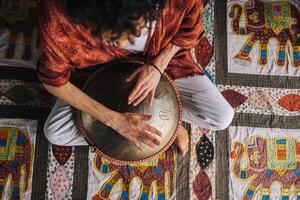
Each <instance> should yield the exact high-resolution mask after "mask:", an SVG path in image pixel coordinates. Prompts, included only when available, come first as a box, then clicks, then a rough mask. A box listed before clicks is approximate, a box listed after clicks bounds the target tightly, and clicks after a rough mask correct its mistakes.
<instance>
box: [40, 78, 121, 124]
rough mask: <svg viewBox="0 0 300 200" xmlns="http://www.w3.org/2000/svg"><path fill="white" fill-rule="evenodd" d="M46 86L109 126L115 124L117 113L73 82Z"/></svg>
mask: <svg viewBox="0 0 300 200" xmlns="http://www.w3.org/2000/svg"><path fill="white" fill-rule="evenodd" d="M44 86H45V88H46V89H47V90H48V91H49V92H50V93H51V94H53V95H55V96H57V97H58V98H60V99H62V100H63V101H65V102H66V103H68V104H70V105H72V106H73V107H75V108H77V109H78V110H81V111H83V112H85V113H88V114H89V115H91V116H93V117H95V118H96V119H98V120H100V121H101V122H102V123H104V124H106V125H107V126H111V125H112V124H113V118H114V116H115V114H117V113H116V112H115V111H112V110H110V109H108V108H107V107H105V106H104V105H102V104H100V103H99V102H97V101H95V100H94V99H92V98H91V97H89V96H87V95H86V94H85V93H83V92H82V91H81V90H80V89H78V88H77V87H76V86H74V85H73V84H72V83H70V82H68V83H67V84H65V85H63V86H62V87H53V86H50V85H46V84H44Z"/></svg>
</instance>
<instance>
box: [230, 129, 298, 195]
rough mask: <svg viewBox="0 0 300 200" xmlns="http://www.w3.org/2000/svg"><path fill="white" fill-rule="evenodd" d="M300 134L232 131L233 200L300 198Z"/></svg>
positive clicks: (279, 130)
mask: <svg viewBox="0 0 300 200" xmlns="http://www.w3.org/2000/svg"><path fill="white" fill-rule="evenodd" d="M299 133H300V130H299V129H298V130H296V129H277V128H256V127H241V126H239V127H230V128H229V137H230V143H231V147H230V151H231V159H230V178H229V180H230V181H229V183H230V199H252V198H254V199H264V198H269V199H296V198H299V195H300V193H299V191H300V190H299V189H300V188H299V187H300V185H299V184H298V182H299V179H300V169H299V145H300V143H299ZM297 149H298V150H297ZM292 191H294V193H292Z"/></svg>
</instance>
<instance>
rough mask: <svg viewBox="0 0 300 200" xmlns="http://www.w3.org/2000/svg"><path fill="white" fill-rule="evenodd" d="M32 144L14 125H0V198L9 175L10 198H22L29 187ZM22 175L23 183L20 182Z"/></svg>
mask: <svg viewBox="0 0 300 200" xmlns="http://www.w3.org/2000/svg"><path fill="white" fill-rule="evenodd" d="M32 159H33V155H32V145H31V141H30V138H29V136H28V134H27V133H26V132H24V131H23V130H21V129H19V128H15V127H0V199H4V192H5V191H4V190H5V185H6V183H7V181H8V178H9V177H10V179H11V182H10V188H11V191H12V192H11V197H10V199H13V200H17V199H22V193H24V192H27V191H28V190H29V189H30V180H31V174H32ZM22 177H23V180H24V184H21V183H22V181H21V180H22Z"/></svg>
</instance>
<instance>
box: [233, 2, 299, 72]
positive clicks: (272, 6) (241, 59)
mask: <svg viewBox="0 0 300 200" xmlns="http://www.w3.org/2000/svg"><path fill="white" fill-rule="evenodd" d="M243 11H244V16H245V19H246V26H245V27H241V26H240V18H241V16H242V13H243ZM229 17H230V18H232V21H231V28H232V31H233V32H234V33H235V34H238V35H249V37H248V40H247V41H246V43H245V44H244V46H243V47H242V48H241V50H240V52H239V53H238V54H237V55H236V56H235V57H234V62H235V63H237V64H241V65H249V64H250V63H251V62H252V61H251V58H250V57H249V54H250V52H251V50H252V48H253V46H254V45H255V44H256V43H257V42H258V43H259V49H260V52H259V58H258V64H259V65H263V66H264V65H266V64H267V62H268V43H269V41H270V39H271V38H275V39H276V40H277V47H278V50H277V58H276V64H277V65H278V66H284V65H285V63H286V57H287V56H286V49H287V46H289V47H290V48H291V51H292V56H291V57H292V58H291V60H292V65H293V66H294V67H300V46H299V44H297V39H298V38H299V37H300V30H299V24H300V14H299V10H298V8H296V7H295V6H294V5H293V4H291V3H289V2H287V1H274V2H262V1H259V0H248V1H247V2H246V3H245V5H244V8H243V7H242V6H241V5H239V4H233V5H232V6H231V12H230V13H229Z"/></svg>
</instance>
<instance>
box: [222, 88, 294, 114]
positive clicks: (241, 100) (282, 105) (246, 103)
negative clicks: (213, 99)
mask: <svg viewBox="0 0 300 200" xmlns="http://www.w3.org/2000/svg"><path fill="white" fill-rule="evenodd" d="M218 88H219V90H220V91H221V93H222V94H223V96H224V97H225V98H226V100H227V101H228V102H229V103H230V105H231V106H232V107H233V108H235V112H237V113H252V114H264V115H274V114H275V115H282V116H300V112H299V111H300V89H282V88H265V87H251V86H232V85H218Z"/></svg>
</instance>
